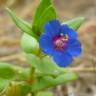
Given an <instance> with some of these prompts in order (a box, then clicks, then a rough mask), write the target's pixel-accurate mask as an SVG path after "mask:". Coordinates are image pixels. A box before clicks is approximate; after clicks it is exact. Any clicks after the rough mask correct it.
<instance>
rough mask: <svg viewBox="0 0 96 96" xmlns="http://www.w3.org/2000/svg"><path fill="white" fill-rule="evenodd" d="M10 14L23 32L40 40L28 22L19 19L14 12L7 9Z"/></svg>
mask: <svg viewBox="0 0 96 96" xmlns="http://www.w3.org/2000/svg"><path fill="white" fill-rule="evenodd" d="M6 10H7V12H8V14H9V15H10V16H11V18H12V20H13V21H14V23H15V24H16V25H17V27H19V28H20V29H21V30H22V31H23V32H25V33H27V34H29V35H31V36H33V37H35V38H38V36H37V35H36V34H34V32H33V31H32V28H31V25H30V24H29V23H27V22H26V21H24V20H22V19H21V18H19V17H17V16H16V14H15V13H14V12H12V11H11V10H10V9H9V8H7V9H6Z"/></svg>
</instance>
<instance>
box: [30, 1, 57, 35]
mask: <svg viewBox="0 0 96 96" xmlns="http://www.w3.org/2000/svg"><path fill="white" fill-rule="evenodd" d="M53 19H56V12H55V10H54V8H53V6H52V4H51V0H41V3H40V5H39V7H38V8H37V11H36V14H35V16H34V21H33V25H32V29H33V31H35V32H36V33H38V32H39V33H38V34H40V33H41V32H43V29H44V24H45V23H46V22H48V21H49V20H53Z"/></svg>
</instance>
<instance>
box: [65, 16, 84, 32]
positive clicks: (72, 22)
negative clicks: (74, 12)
mask: <svg viewBox="0 0 96 96" xmlns="http://www.w3.org/2000/svg"><path fill="white" fill-rule="evenodd" d="M84 21H85V18H84V17H78V18H74V19H72V20H69V21H66V22H64V23H63V24H68V25H69V26H70V27H71V28H73V29H75V30H78V28H79V27H80V26H81V24H83V23H84Z"/></svg>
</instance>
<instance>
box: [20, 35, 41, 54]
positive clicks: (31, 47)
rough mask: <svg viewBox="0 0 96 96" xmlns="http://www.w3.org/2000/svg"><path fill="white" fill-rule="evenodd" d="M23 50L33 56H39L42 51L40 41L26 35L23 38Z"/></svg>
mask: <svg viewBox="0 0 96 96" xmlns="http://www.w3.org/2000/svg"><path fill="white" fill-rule="evenodd" d="M21 48H22V49H23V51H24V52H26V53H33V54H38V52H39V50H40V49H39V43H38V41H37V40H36V39H35V38H33V37H32V36H30V35H28V34H26V33H24V34H23V36H22V38H21Z"/></svg>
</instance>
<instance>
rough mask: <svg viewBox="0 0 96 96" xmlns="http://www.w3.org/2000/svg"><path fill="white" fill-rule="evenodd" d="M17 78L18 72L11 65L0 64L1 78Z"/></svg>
mask: <svg viewBox="0 0 96 96" xmlns="http://www.w3.org/2000/svg"><path fill="white" fill-rule="evenodd" d="M15 76H16V72H15V70H14V68H13V67H12V65H11V64H7V63H2V62H0V78H2V79H7V80H10V79H13V78H14V77H15Z"/></svg>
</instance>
